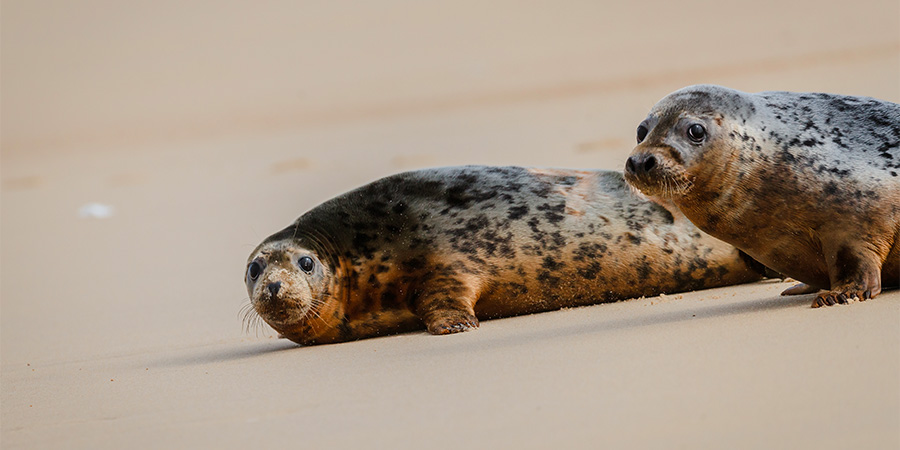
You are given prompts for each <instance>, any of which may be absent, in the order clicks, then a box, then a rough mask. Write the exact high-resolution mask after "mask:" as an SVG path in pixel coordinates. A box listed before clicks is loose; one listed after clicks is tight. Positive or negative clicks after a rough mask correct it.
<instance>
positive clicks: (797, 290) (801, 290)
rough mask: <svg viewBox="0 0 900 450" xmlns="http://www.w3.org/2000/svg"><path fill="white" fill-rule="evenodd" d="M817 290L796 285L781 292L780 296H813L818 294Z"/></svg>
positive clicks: (803, 285) (807, 286)
mask: <svg viewBox="0 0 900 450" xmlns="http://www.w3.org/2000/svg"><path fill="white" fill-rule="evenodd" d="M819 290H820V289H819V288H817V287H814V286H810V285H808V284H806V283H797V284H795V285H793V286H791V287H789V288H787V289H785V290H784V291H782V292H781V295H803V294H815V293H816V292H819Z"/></svg>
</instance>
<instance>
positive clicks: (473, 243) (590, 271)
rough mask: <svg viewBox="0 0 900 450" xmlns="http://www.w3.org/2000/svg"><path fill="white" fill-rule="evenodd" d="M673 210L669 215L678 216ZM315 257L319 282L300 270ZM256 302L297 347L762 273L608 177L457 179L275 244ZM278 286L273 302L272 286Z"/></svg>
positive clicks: (379, 193) (261, 254) (397, 190)
mask: <svg viewBox="0 0 900 450" xmlns="http://www.w3.org/2000/svg"><path fill="white" fill-rule="evenodd" d="M673 211H674V212H673ZM303 256H310V257H312V258H314V259H315V262H316V264H315V269H314V270H313V271H312V273H308V274H307V273H304V272H303V271H302V270H300V269H299V268H298V263H297V261H298V258H302V257H303ZM254 261H257V262H258V263H259V264H260V265H261V266H265V268H264V270H263V272H262V274H261V275H259V277H258V279H257V280H256V281H253V280H250V279H249V278H248V280H247V281H248V290H249V292H250V297H251V300H252V302H253V305H254V307H255V308H256V311H257V312H258V313H259V314H260V315H261V316H262V318H263V319H264V320H266V321H267V322H268V323H269V324H270V325H272V326H273V327H274V328H275V329H276V330H278V331H279V332H280V333H282V334H283V335H285V336H286V337H288V338H290V339H292V340H294V341H296V342H300V343H314V342H335V341H343V340H349V339H357V338H361V337H367V336H374V335H379V334H387V333H392V332H398V331H403V330H409V329H414V328H418V327H422V326H423V324H424V325H425V326H427V327H428V329H429V330H430V331H432V332H434V333H447V332H454V331H462V330H464V329H466V328H470V327H474V326H477V323H478V318H481V319H484V318H493V317H502V316H510V315H515V314H524V313H532V312H538V311H547V310H553V309H559V308H563V307H571V306H579V305H588V304H592V303H598V302H605V301H615V300H620V299H626V298H631V297H640V296H652V295H657V294H660V293H666V292H677V291H688V290H693V289H703V288H708V287H713V286H722V285H727V284H735V283H743V282H749V281H753V280H757V279H759V278H761V276H760V273H759V272H758V269H759V267H758V266H755V265H754V263H753V261H752V260H749V258H746V255H743V256H742V255H741V254H740V253H739V252H738V251H737V250H736V249H734V248H733V247H731V246H729V245H726V244H724V243H722V242H720V241H717V240H715V239H713V238H711V237H709V236H708V235H705V234H703V233H701V232H700V231H699V230H698V229H697V228H695V227H694V226H693V225H691V224H690V222H688V221H687V220H685V219H684V217H683V216H682V215H681V214H680V213H678V212H677V210H676V209H674V208H671V209H669V208H666V207H663V206H661V205H660V204H658V203H655V202H653V201H650V200H648V199H647V198H645V197H643V196H642V195H640V194H638V193H636V192H635V191H633V190H632V189H631V188H629V187H628V186H627V185H626V184H625V182H624V180H623V178H622V174H621V173H618V172H605V171H575V170H546V169H527V168H521V167H484V166H466V167H450V168H439V169H430V170H419V171H414V172H407V173H401V174H398V175H393V176H390V177H387V178H383V179H381V180H378V181H375V182H374V183H371V184H368V185H366V186H363V187H361V188H359V189H356V190H354V191H351V192H348V193H346V194H344V195H341V196H339V197H336V198H334V199H332V200H329V201H327V202H325V203H323V204H322V205H320V206H318V207H316V208H314V209H313V210H311V211H309V212H308V213H306V214H304V215H303V216H301V217H300V218H299V219H297V221H296V222H295V223H294V224H292V225H291V226H289V227H287V228H285V229H284V230H282V231H280V232H278V233H276V234H274V235H272V236H270V237H269V238H268V239H266V240H265V241H264V242H263V243H262V244H261V245H260V246H259V247H258V248H257V249H256V250H254V252H253V254H252V255H251V257H250V263H251V264H252V263H253V262H254ZM277 282H281V284H280V285H279V286H280V287H279V289H278V292H277V294H275V295H272V292H271V289H269V288H268V286H269V285H270V284H272V283H277Z"/></svg>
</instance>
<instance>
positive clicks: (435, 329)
mask: <svg viewBox="0 0 900 450" xmlns="http://www.w3.org/2000/svg"><path fill="white" fill-rule="evenodd" d="M476 299H477V294H476V292H475V289H473V288H472V287H471V286H468V285H467V284H466V283H464V282H463V281H460V280H455V279H445V280H441V281H439V282H432V283H430V284H429V286H427V287H425V288H424V289H423V290H422V291H421V292H419V293H418V295H417V298H416V299H415V312H416V315H417V316H419V317H420V318H421V319H422V321H423V322H425V326H426V327H427V328H428V332H429V333H431V334H451V333H459V332H461V331H468V330H471V329H474V328H478V318H476V317H475V301H476Z"/></svg>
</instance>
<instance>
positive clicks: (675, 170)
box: [625, 85, 900, 307]
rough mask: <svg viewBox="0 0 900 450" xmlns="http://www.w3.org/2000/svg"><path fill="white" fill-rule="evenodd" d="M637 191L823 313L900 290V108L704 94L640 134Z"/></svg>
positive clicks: (665, 111) (719, 90)
mask: <svg viewBox="0 0 900 450" xmlns="http://www.w3.org/2000/svg"><path fill="white" fill-rule="evenodd" d="M637 141H638V145H637V147H636V148H635V149H634V152H633V153H632V155H631V157H630V158H628V161H627V163H626V173H625V177H626V179H627V180H628V182H629V183H631V184H632V185H634V186H636V187H637V188H638V189H640V190H641V191H642V192H644V193H645V194H648V195H658V196H661V197H663V198H668V199H671V200H672V201H673V202H674V203H675V205H677V206H678V208H679V209H680V210H681V211H682V212H684V214H685V215H686V216H687V217H688V218H689V219H690V220H691V221H692V222H694V223H695V224H696V225H697V226H698V227H700V229H702V230H704V231H706V232H707V233H709V234H711V235H713V236H715V237H718V238H719V239H722V240H724V241H725V242H728V243H731V244H733V245H735V246H736V247H737V248H739V249H741V250H743V251H745V252H747V253H748V254H749V255H750V256H752V257H753V258H754V259H756V260H758V261H759V262H761V263H763V264H765V265H766V266H768V267H771V268H772V269H774V270H776V271H778V272H781V273H783V274H786V275H788V276H790V277H793V278H796V279H797V280H800V281H801V282H803V283H805V284H801V285H798V286H795V287H794V288H791V289H788V290H787V291H785V292H784V293H785V294H800V293H811V292H817V291H819V290H820V289H824V290H826V291H824V292H820V293H819V294H818V295H817V296H816V299H815V300H814V302H813V306H814V307H818V306H824V305H834V304H835V303H847V302H848V301H850V300H853V299H861V300H865V299H868V298H872V297H875V296H876V295H878V293H879V292H881V290H882V288H886V287H896V286H898V285H900V105H897V104H896V103H891V102H886V101H881V100H876V99H873V98H867V97H849V96H843V95H832V94H808V93H807V94H803V93H791V92H762V93H758V94H747V93H744V92H739V91H735V90H732V89H727V88H723V87H719V86H705V85H704V86H692V87H687V88H684V89H682V90H679V91H676V92H674V93H672V94H670V95H668V96H667V97H665V98H663V99H662V100H660V101H659V103H657V104H656V106H654V107H653V109H652V110H651V111H650V114H649V115H648V116H647V118H646V119H645V120H644V121H643V122H641V124H640V125H639V126H638V128H637Z"/></svg>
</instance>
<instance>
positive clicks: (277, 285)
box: [266, 281, 281, 297]
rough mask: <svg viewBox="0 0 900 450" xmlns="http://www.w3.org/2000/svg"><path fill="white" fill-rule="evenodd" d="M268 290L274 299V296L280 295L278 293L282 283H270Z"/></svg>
mask: <svg viewBox="0 0 900 450" xmlns="http://www.w3.org/2000/svg"><path fill="white" fill-rule="evenodd" d="M266 289H268V290H269V294H271V295H272V297H274V296H276V295H278V291H279V290H280V289H281V282H280V281H276V282H274V283H269V284H268V286H266Z"/></svg>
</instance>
